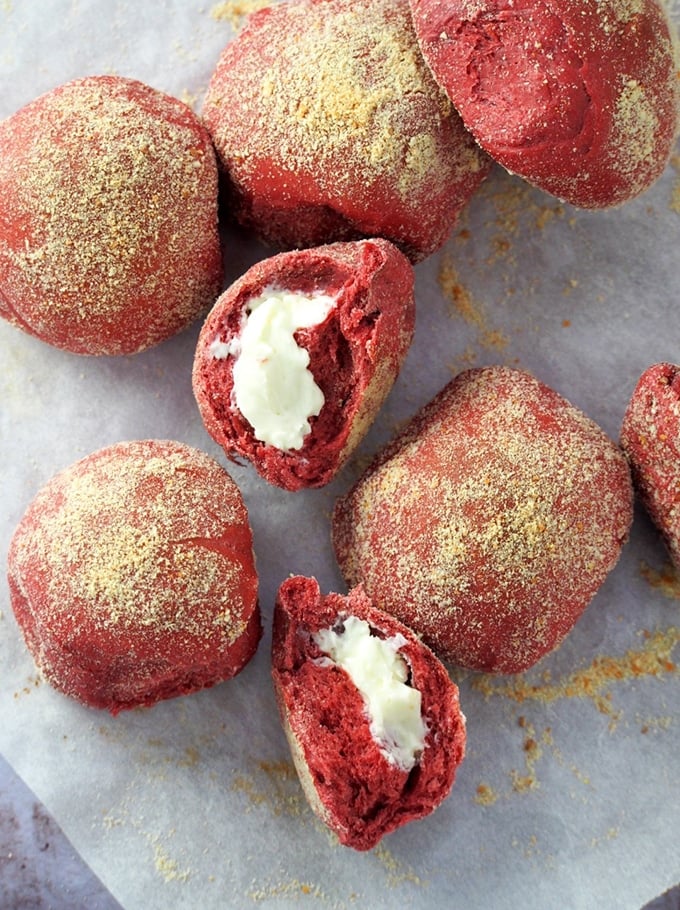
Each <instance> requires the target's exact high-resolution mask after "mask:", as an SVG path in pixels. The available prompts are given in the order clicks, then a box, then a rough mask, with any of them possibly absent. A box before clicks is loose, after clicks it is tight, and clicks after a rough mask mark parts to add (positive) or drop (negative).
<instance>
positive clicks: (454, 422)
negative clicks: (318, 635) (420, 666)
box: [333, 367, 632, 673]
mask: <svg viewBox="0 0 680 910" xmlns="http://www.w3.org/2000/svg"><path fill="white" fill-rule="evenodd" d="M631 521H632V490H631V481H630V476H629V471H628V466H627V463H626V460H625V458H624V456H623V454H622V453H621V451H620V450H619V449H618V447H617V446H615V445H614V443H613V442H611V440H609V439H608V438H607V437H606V436H605V434H604V433H603V432H602V430H601V429H600V428H599V427H597V426H596V425H595V424H594V423H593V422H592V421H590V420H589V419H588V418H587V417H585V415H583V414H582V413H581V412H580V411H578V410H577V409H576V408H574V407H572V406H571V405H570V404H569V403H568V402H567V401H565V400H564V399H563V398H562V397H561V396H559V395H558V394H557V393H556V392H553V391H552V390H551V389H549V388H547V387H546V386H545V385H543V384H542V383H540V382H539V381H538V380H536V379H535V378H534V377H532V376H530V375H529V374H528V373H525V372H523V371H519V370H513V369H508V368H502V367H489V368H484V369H474V370H469V371H466V372H464V373H461V374H460V375H459V376H458V377H457V378H456V379H455V380H453V381H452V382H451V383H450V384H449V385H448V386H446V387H445V388H444V389H443V390H442V391H441V392H440V394H439V395H438V396H437V397H436V398H435V399H434V400H433V401H432V402H430V404H429V405H427V406H426V407H425V408H423V410H422V411H421V412H420V413H419V414H417V415H416V416H415V417H414V418H413V420H412V421H411V422H410V424H409V425H408V426H407V427H406V429H405V430H404V431H403V432H402V433H401V434H400V435H399V436H398V437H397V438H396V439H395V440H394V441H393V442H392V443H391V444H390V445H388V446H387V447H386V449H385V450H383V452H382V453H380V454H379V455H378V456H377V458H376V459H375V461H374V462H373V463H372V465H371V466H370V467H369V468H368V469H367V471H366V472H365V474H364V475H363V477H362V478H361V479H360V480H359V481H358V483H357V484H356V485H355V487H354V488H353V489H352V490H351V491H350V492H349V493H348V494H347V495H346V496H344V497H342V498H341V499H339V500H338V502H337V504H336V507H335V511H334V517H333V540H334V546H335V551H336V556H337V559H338V562H339V564H340V568H341V569H342V572H343V574H344V576H345V578H346V579H347V582H348V584H350V585H354V584H358V583H361V584H363V585H364V586H365V588H366V591H367V592H368V594H369V596H370V597H371V598H372V599H373V601H374V603H375V604H376V606H378V607H379V608H380V609H383V610H385V611H386V612H389V613H392V614H393V615H395V616H397V617H398V618H399V619H401V620H402V622H405V623H407V624H408V625H410V626H411V627H412V628H413V629H415V630H416V631H417V632H418V633H420V634H422V636H423V640H424V641H425V642H426V643H427V644H429V645H430V647H432V648H433V650H434V651H435V653H437V654H439V656H440V657H443V658H446V659H448V660H451V661H453V662H454V663H457V664H459V665H462V666H465V667H470V668H472V669H479V670H488V671H499V672H506V673H514V672H519V671H521V670H524V669H526V668H528V667H530V666H531V665H532V664H534V663H535V662H536V661H537V660H539V659H540V658H541V657H542V656H543V655H544V654H546V653H547V652H549V651H550V650H551V649H553V648H554V647H556V645H557V644H558V643H559V642H560V641H561V640H562V638H563V637H564V635H566V634H567V632H568V631H569V629H570V628H571V627H572V625H573V623H574V622H575V621H576V619H577V618H578V616H579V615H580V614H581V612H582V611H583V609H585V607H586V605H587V604H588V602H589V601H590V600H591V598H592V597H593V595H594V594H595V592H596V591H597V589H598V588H599V586H600V585H601V583H602V582H603V581H604V578H605V577H606V575H607V573H608V572H609V571H610V569H611V568H612V567H613V566H614V564H615V563H616V561H617V559H618V557H619V554H620V551H621V547H622V545H623V543H624V541H625V540H626V538H627V535H628V530H629V527H630V524H631Z"/></svg>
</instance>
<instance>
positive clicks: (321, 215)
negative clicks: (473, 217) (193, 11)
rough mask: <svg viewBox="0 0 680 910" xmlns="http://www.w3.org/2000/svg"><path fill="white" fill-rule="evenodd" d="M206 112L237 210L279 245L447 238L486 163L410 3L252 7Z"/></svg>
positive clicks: (421, 243) (403, 243)
mask: <svg viewBox="0 0 680 910" xmlns="http://www.w3.org/2000/svg"><path fill="white" fill-rule="evenodd" d="M203 116H204V119H205V122H206V124H207V126H208V129H209V130H210V133H211V135H212V137H213V141H214V143H215V147H216V149H217V152H218V155H219V157H220V160H221V163H222V165H223V167H224V171H225V174H226V178H227V180H226V190H227V200H228V207H229V208H230V210H231V211H232V213H233V214H234V215H235V217H236V219H237V220H238V221H239V222H240V223H241V224H243V225H245V226H247V227H248V228H249V229H251V230H252V231H254V232H255V233H256V234H257V235H258V236H260V237H261V238H263V239H265V240H266V241H267V242H269V243H271V244H272V245H274V246H275V247H277V248H283V249H290V248H295V247H307V246H316V245H318V244H321V243H330V242H334V241H342V240H352V239H357V238H360V237H386V238H387V239H388V240H391V241H392V242H393V243H395V244H396V245H397V246H399V247H400V248H401V249H402V250H403V251H404V252H405V253H406V254H407V255H408V256H409V257H410V258H411V259H412V260H414V261H415V260H419V259H422V258H424V257H425V256H427V255H428V254H430V253H432V252H433V251H434V250H435V249H437V248H438V247H440V246H441V244H442V243H443V242H444V241H445V240H446V238H447V236H448V234H449V232H450V230H451V226H452V224H453V223H454V221H455V219H456V215H457V213H458V212H459V211H460V209H461V208H462V207H463V206H464V205H465V204H466V202H467V201H468V199H469V198H470V196H471V195H472V193H473V192H474V190H475V189H476V188H477V186H478V185H479V183H480V182H481V181H482V179H483V178H484V177H485V176H486V174H487V173H488V171H489V167H490V162H489V160H488V159H487V157H486V156H485V155H484V154H483V153H482V152H481V151H480V150H479V148H478V147H477V146H476V145H475V143H474V141H473V140H472V137H471V136H470V135H469V134H468V132H467V131H466V130H465V129H464V127H463V125H462V123H461V120H460V117H459V116H458V114H457V113H456V112H455V111H454V109H453V107H452V106H451V104H450V102H449V101H448V100H447V98H446V96H445V95H444V93H443V92H442V91H441V90H440V89H439V88H438V87H437V85H436V84H435V82H434V80H433V78H432V76H431V74H430V72H429V70H428V69H427V67H426V65H425V63H424V61H423V59H422V57H421V54H420V51H419V50H418V45H417V43H416V38H415V34H414V32H413V26H412V23H411V18H410V13H409V8H408V3H407V2H406V0H296V2H290V3H282V4H274V5H272V6H271V7H268V8H267V9H264V10H261V11H259V12H256V13H254V14H252V15H251V16H250V17H249V18H248V20H247V23H246V25H245V26H244V28H243V29H242V31H241V32H240V33H239V34H238V35H237V36H236V37H235V38H234V40H233V41H231V42H230V43H229V45H227V47H226V48H225V50H224V52H223V53H222V56H221V57H220V59H219V61H218V63H217V66H216V68H215V71H214V74H213V76H212V79H211V82H210V86H209V89H208V92H207V95H206V98H205V102H204V105H203Z"/></svg>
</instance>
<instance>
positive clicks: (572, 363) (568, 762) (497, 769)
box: [0, 0, 680, 910]
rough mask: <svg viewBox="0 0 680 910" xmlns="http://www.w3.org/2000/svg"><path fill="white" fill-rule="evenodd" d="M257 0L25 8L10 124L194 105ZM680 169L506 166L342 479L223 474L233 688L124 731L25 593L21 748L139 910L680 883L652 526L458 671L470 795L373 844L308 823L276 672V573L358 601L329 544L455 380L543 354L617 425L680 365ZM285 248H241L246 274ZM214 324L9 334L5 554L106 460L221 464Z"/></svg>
mask: <svg viewBox="0 0 680 910" xmlns="http://www.w3.org/2000/svg"><path fill="white" fill-rule="evenodd" d="M246 6H247V4H244V3H241V4H237V3H233V2H232V3H229V4H221V5H220V6H218V7H215V6H210V4H204V3H201V2H197V0H176V2H171V0H167V2H155V3H144V4H142V3H136V2H134V3H133V2H129V3H125V2H103V0H99V2H97V0H89V2H88V0H74V2H66V0H62V2H53V3H48V2H44V3H40V4H37V3H28V2H23V3H20V2H14V3H13V2H11V0H4V2H1V3H0V79H1V84H2V91H1V92H0V116H5V115H9V114H10V113H12V112H13V111H14V110H15V109H17V108H18V107H20V106H21V105H22V104H24V103H26V102H28V101H29V100H31V99H32V98H33V97H35V96H36V95H37V94H39V93H40V92H42V91H45V90H47V89H49V88H51V87H53V86H54V85H56V84H58V83H60V82H63V81H65V80H66V79H69V78H74V77H76V76H82V75H86V74H89V73H96V72H116V73H119V74H121V75H126V76H133V77H136V78H139V79H143V80H144V81H146V82H148V83H150V84H151V85H154V86H156V87H158V88H160V89H163V90H166V91H168V92H171V93H173V94H175V95H178V96H179V97H182V98H184V100H187V101H188V102H189V103H192V104H193V105H194V106H195V107H196V108H199V107H200V99H201V97H202V94H203V92H204V90H205V87H206V85H207V81H208V79H209V76H210V73H211V71H212V68H213V67H214V64H215V62H216V60H217V57H218V55H219V52H220V50H221V49H222V47H223V45H224V44H225V43H226V42H227V41H228V40H229V39H230V36H231V35H232V33H233V30H232V24H231V23H230V21H229V20H228V18H225V17H226V16H227V14H229V15H230V16H231V17H232V18H235V16H234V14H235V13H237V12H238V10H239V8H240V9H243V8H245V7H246ZM673 15H674V16H675V18H676V21H677V20H680V16H679V15H678V14H677V11H674V12H673ZM679 152H680V150H679ZM679 161H680V159H679V158H677V157H676V158H675V159H674V161H673V163H672V164H671V165H670V166H669V167H668V169H667V171H666V172H665V174H664V175H663V178H662V179H661V180H660V181H659V182H658V184H656V185H655V186H654V187H653V188H652V189H651V190H650V191H648V192H647V193H646V194H645V195H644V196H642V197H641V198H640V199H639V200H637V201H635V202H632V203H629V204H628V205H626V206H624V207H623V208H621V209H619V210H617V211H610V212H606V213H587V212H578V211H576V210H575V209H571V208H570V207H568V206H564V205H561V204H559V203H558V202H557V201H556V200H554V199H552V198H551V197H548V196H546V195H544V194H542V193H540V192H538V191H536V190H532V189H530V188H529V187H527V186H526V185H525V184H523V183H522V182H521V181H519V180H517V179H515V178H513V177H510V176H508V175H507V174H504V173H503V172H501V171H500V169H498V170H496V171H494V173H493V174H492V176H491V177H490V179H489V180H488V182H487V183H486V185H485V186H484V187H483V188H482V190H481V191H480V192H479V193H478V195H477V196H476V197H475V199H474V200H473V202H472V203H471V205H470V206H469V210H468V211H467V212H466V213H465V215H464V217H463V218H462V219H461V221H460V223H459V224H458V225H457V227H456V228H455V229H454V232H453V234H452V236H451V239H450V240H449V241H448V243H447V244H446V246H445V248H444V249H443V250H442V251H441V252H440V253H438V254H437V255H435V256H433V257H431V259H429V260H428V261H427V262H425V263H423V264H422V265H420V266H418V269H417V300H418V320H417V331H416V338H415V342H414V345H413V348H412V350H411V352H410V354H409V357H408V360H407V363H406V365H405V368H404V370H403V372H402V374H401V376H400V378H399V381H398V383H397V385H396V387H395V389H394V391H393V393H392V395H391V396H390V399H389V401H388V403H387V405H386V407H385V409H384V410H383V412H382V413H381V414H380V416H379V418H378V420H377V421H376V424H375V425H374V427H373V429H372V431H371V433H370V434H369V436H368V437H367V438H366V440H365V442H364V444H363V445H362V447H361V449H360V451H359V452H358V453H357V455H356V457H355V458H354V459H353V460H352V463H351V464H350V465H349V466H348V467H347V468H346V470H345V471H344V472H343V473H342V475H341V476H340V477H339V478H338V479H337V480H336V481H335V482H334V483H333V484H332V485H331V486H330V487H327V488H326V489H324V490H320V491H313V492H306V493H300V494H290V493H285V492H283V491H280V490H277V489H274V488H271V487H268V486H267V485H266V484H265V483H264V481H262V480H260V479H259V478H258V477H257V475H256V474H255V472H254V471H253V470H252V469H251V468H250V467H247V466H245V467H239V466H235V465H229V466H228V470H229V471H230V472H231V474H232V476H233V477H234V479H235V480H236V482H237V483H238V484H239V486H240V487H241V489H242V491H243V494H244V497H245V499H246V502H247V505H248V507H249V510H250V516H251V521H252V524H253V528H254V534H255V547H256V552H257V558H258V565H259V568H260V573H261V592H260V593H261V604H262V609H263V615H264V622H265V627H266V633H265V638H264V640H263V642H262V644H261V647H260V649H259V651H258V653H257V655H256V657H255V659H254V660H253V661H252V663H251V664H250V665H249V666H248V667H247V668H246V669H245V671H244V672H243V673H242V674H241V675H240V676H239V677H237V678H236V679H235V680H232V681H230V682H228V683H225V684H223V685H221V686H218V687H217V688H215V689H213V690H211V691H207V692H203V693H201V694H198V695H194V696H190V697H186V698H183V699H178V700H174V701H171V702H166V703H164V704H160V705H158V706H156V707H154V708H153V709H150V710H143V711H133V712H127V713H124V714H123V715H122V716H118V717H117V718H115V719H112V718H111V717H109V716H108V715H106V714H103V713H98V712H95V711H92V710H88V709H86V708H83V707H80V706H79V705H78V704H76V703H74V702H72V701H70V700H68V699H67V698H65V697H63V696H61V695H59V694H58V693H56V692H54V691H53V690H52V689H51V688H50V687H49V686H48V685H47V684H45V683H41V682H40V680H39V678H38V676H37V674H36V671H35V668H34V666H33V663H32V661H31V659H30V657H29V655H28V653H27V652H26V650H25V648H24V645H23V641H22V639H21V636H20V634H19V632H18V629H17V627H16V624H15V621H14V618H13V615H12V611H11V608H10V606H9V600H8V593H7V590H6V587H5V586H4V584H3V586H2V587H1V589H0V610H1V611H2V612H1V614H0V616H1V618H0V673H1V676H0V680H1V684H0V749H1V751H2V754H3V755H4V756H5V757H6V758H7V760H8V761H9V762H10V763H11V764H12V766H13V767H14V768H15V769H16V770H17V771H18V773H19V774H20V775H21V776H22V777H23V778H24V780H25V781H26V782H27V783H28V784H29V785H30V786H31V787H32V788H33V789H34V791H35V792H36V793H37V795H38V796H39V797H40V798H41V799H42V800H43V801H44V803H45V804H46V806H47V807H48V809H50V810H51V812H52V813H53V814H54V816H55V817H56V819H57V821H58V822H59V823H60V824H61V826H62V827H63V829H64V831H65V832H66V834H67V835H68V837H69V838H70V839H71V840H72V842H73V844H74V845H75V846H76V848H77V849H78V850H79V852H80V853H81V854H82V856H83V857H84V859H85V860H86V861H87V862H88V863H89V864H90V865H91V867H92V868H93V870H94V871H95V872H96V873H97V874H98V875H99V876H100V878H101V879H102V880H103V882H104V883H105V884H106V885H107V886H108V888H109V889H110V890H111V892H112V893H113V894H114V896H115V897H116V898H117V899H118V900H119V901H120V902H121V904H122V905H123V906H124V907H125V908H126V910H154V908H163V910H167V908H175V907H202V908H204V910H210V908H217V907H220V908H223V907H239V908H240V907H248V906H251V905H255V904H259V905H262V906H266V907H270V906H271V907H276V908H285V907H298V906H309V907H312V906H317V905H318V906H319V907H329V908H337V910H345V908H351V907H367V908H382V907H394V906H397V905H399V904H404V905H408V906H411V907H414V908H417V907H452V908H464V910H477V908H479V910H482V908H484V910H488V908H497V907H502V908H504V907H513V908H514V907H522V908H524V910H545V908H553V907H555V908H557V907H560V908H563V907H569V908H571V910H591V908H593V910H594V908H617V910H638V908H639V907H640V906H641V905H642V904H643V903H644V902H645V901H647V900H649V899H651V898H652V897H654V896H655V895H656V894H659V893H660V892H662V891H663V890H664V889H665V888H667V887H669V886H670V885H673V884H675V883H676V882H678V881H680V845H679V842H678V841H679V839H678V831H679V830H680V802H679V800H678V793H679V792H680V725H679V723H678V705H679V704H680V674H679V673H678V669H677V667H676V663H675V662H676V661H677V660H678V653H679V652H678V649H677V643H678V640H679V638H680V611H679V603H680V601H679V600H678V597H679V596H680V585H678V584H677V582H676V581H675V579H674V578H673V577H672V576H671V575H669V571H668V567H667V565H666V557H665V553H664V551H663V549H662V547H661V544H660V542H659V540H658V537H657V535H656V534H655V532H654V531H653V529H652V528H651V526H650V524H649V522H648V521H647V519H646V517H645V516H644V515H642V514H638V515H637V516H636V521H635V525H634V529H633V533H632V536H631V540H630V542H629V544H628V545H627V547H626V549H625V552H624V555H623V557H622V559H621V561H620V563H619V564H618V566H617V567H616V569H615V571H614V572H613V573H612V574H611V575H610V577H609V578H608V580H607V582H606V583H605V585H604V587H603V588H602V589H601V590H600V592H598V594H597V596H596V598H595V600H594V601H593V602H592V604H591V605H590V606H589V608H588V609H587V611H586V613H585V614H584V616H583V617H582V618H581V619H580V620H579V622H578V624H577V625H576V627H575V629H574V630H573V632H572V633H571V634H570V636H569V637H568V638H567V640H566V642H565V643H564V644H563V645H562V647H561V648H560V649H559V650H558V651H557V652H555V653H554V654H552V655H550V656H549V657H547V658H546V659H545V660H544V661H542V662H541V663H540V664H539V665H538V666H537V667H536V668H535V669H534V670H532V671H530V672H529V673H527V674H526V675H525V676H523V677H519V678H516V677H511V678H497V679H489V678H486V677H481V676H478V675H475V674H465V673H460V672H458V671H456V670H455V669H453V668H452V673H453V675H454V677H455V678H456V680H457V681H458V683H459V685H460V688H461V702H462V705H463V708H464V711H465V713H466V715H467V718H468V733H469V739H468V754H467V758H466V760H465V762H464V764H463V765H462V767H461V769H460V771H459V774H458V779H457V782H456V785H455V787H454V790H453V793H452V795H451V797H450V798H449V799H448V800H447V801H446V802H445V803H444V805H443V806H442V807H441V808H440V809H439V810H438V811H437V812H436V813H435V814H434V815H432V816H431V817H430V818H428V819H426V820H424V821H421V822H418V823H415V824H412V825H409V826H407V827H406V828H404V829H402V830H400V831H399V832H397V833H395V834H393V835H390V836H389V837H388V838H386V839H385V840H384V841H383V843H382V844H381V845H380V846H379V847H377V848H376V849H375V850H373V851H372V852H371V853H368V854H358V853H355V852H353V851H351V850H348V849H345V848H342V847H340V846H339V845H338V844H337V843H336V842H335V841H334V839H333V837H332V836H331V835H330V834H328V833H327V831H326V830H325V829H324V828H323V826H321V825H320V824H319V823H318V822H317V821H315V820H314V818H313V816H312V814H311V812H310V810H309V809H308V808H307V806H306V803H305V802H304V799H303V797H302V793H301V790H300V787H299V784H298V782H297V778H296V776H295V773H294V771H293V768H292V765H291V763H290V758H289V755H288V751H287V746H286V744H285V741H284V737H283V734H282V732H281V729H280V726H279V721H278V717H277V714H276V709H275V704H274V699H273V694H272V689H271V684H270V677H269V642H270V637H269V624H270V621H271V614H272V604H273V600H274V595H275V591H276V589H277V587H278V585H279V583H280V582H281V581H282V580H283V579H284V578H285V577H286V575H288V574H289V573H304V574H313V575H316V576H317V577H318V578H319V580H320V583H321V586H322V588H323V589H324V590H330V589H334V590H344V586H343V582H342V579H341V578H340V576H339V573H338V570H337V568H336V567H335V564H334V560H333V556H332V551H331V548H330V543H329V535H328V517H329V511H330V509H331V508H332V504H333V501H334V498H335V497H336V496H337V495H338V493H339V492H341V491H344V490H345V489H347V487H348V486H349V484H350V483H351V482H352V481H353V480H354V479H355V478H356V477H357V476H358V474H359V472H360V470H361V468H362V466H363V465H364V464H365V461H366V458H367V456H369V455H370V454H371V453H372V452H374V451H375V450H376V448H377V447H378V446H379V445H380V444H381V443H382V442H384V441H386V440H387V439H388V438H389V437H390V436H391V434H392V433H393V432H394V430H395V429H396V427H397V426H398V424H399V423H400V422H401V421H403V420H404V419H406V418H408V417H409V416H410V415H412V414H413V413H414V412H415V411H416V410H417V409H418V407H419V406H420V405H421V404H423V403H425V402H426V401H428V400H429V399H430V398H431V397H432V395H434V394H435V393H436V392H437V391H438V390H439V388H440V387H441V386H443V385H444V384H445V382H447V381H448V380H449V379H450V378H451V376H452V375H453V374H454V373H455V372H457V371H458V370H459V369H461V368H464V367H467V366H470V365H481V364H487V363H504V364H510V365H518V366H522V367H525V368H527V369H529V370H531V371H533V372H534V373H535V374H536V375H537V376H538V377H539V378H540V379H542V380H543V381H545V382H547V383H548V384H549V385H551V386H552V387H554V388H555V389H556V390H558V391H559V392H561V393H562V394H563V395H565V396H566V397H567V398H569V399H570V400H571V401H572V402H573V403H574V404H576V405H578V406H579V407H581V408H582V409H583V410H584V411H585V412H586V413H588V414H589V415H590V416H591V417H592V418H594V419H595V420H596V421H598V422H599V423H600V424H601V425H602V426H603V427H604V429H605V430H606V431H607V432H608V433H609V434H610V435H611V436H613V437H617V436H618V432H619V427H620V422H621V418H622V416H623V412H624V409H625V406H626V403H627V401H628V398H629V395H630V393H631V392H632V389H633V387H634V385H635V382H636V380H637V378H638V376H639V374H640V373H641V372H642V371H643V370H644V369H645V368H646V367H647V366H648V365H650V364H651V363H653V362H656V361H659V360H663V359H668V360H671V361H676V362H677V361H678V360H680V324H679V321H678V316H677V312H678V305H679V302H680V301H679V294H680V257H679V253H678V238H679V236H680V163H679ZM0 204H1V201H0ZM267 254H268V251H267V250H265V249H264V248H262V247H259V246H257V245H253V244H249V243H247V242H244V241H243V240H241V239H239V238H238V237H237V236H235V235H230V236H229V237H228V238H227V245H226V261H227V270H228V276H227V280H228V281H231V280H232V279H233V278H235V277H236V276H237V275H238V274H239V273H240V272H242V271H243V270H244V269H245V268H246V267H247V265H249V264H250V263H251V262H253V261H255V260H256V259H257V258H261V257H263V256H265V255H267ZM198 328H199V327H198V326H195V327H193V328H192V329H190V330H189V331H187V332H185V333H183V334H182V335H180V336H178V337H176V338H175V339H172V340H171V341H169V342H167V343H165V344H163V345H161V346H159V347H158V348H156V349H153V350H151V351H148V352H146V353H144V354H141V355H137V356H136V357H124V358H120V359H114V358H102V359H90V358H81V357H76V356H74V355H70V354H67V353H64V352H61V351H58V350H55V349H51V348H50V347H48V346H46V345H44V344H42V343H40V342H38V341H36V340H34V339H31V338H29V337H27V336H26V335H24V334H22V333H21V332H19V331H18V330H15V329H13V328H12V327H10V326H9V325H6V324H2V325H0V352H1V356H2V367H1V369H0V464H1V465H2V485H1V490H0V495H1V497H2V499H1V505H0V524H1V535H2V539H1V541H0V547H1V553H2V560H3V562H4V560H5V556H6V550H7V545H8V542H9V538H10V536H11V533H12V531H13V529H14V527H15V525H16V523H17V522H18V520H19V518H20V517H21V515H22V513H23V511H24V509H25V507H26V506H27V504H28V502H29V501H30V500H31V499H32V497H33V496H34V495H35V493H36V492H37V490H38V488H39V487H40V486H41V485H42V484H43V483H44V482H45V481H46V480H47V479H48V478H49V477H50V476H52V474H54V473H55V472H56V471H57V470H60V469H61V468H63V467H65V466H66V465H68V464H70V463H71V462H72V461H74V460H76V459H77V458H80V457H82V456H84V455H86V454H87V453H89V452H91V451H93V450H94V449H97V448H99V447H101V446H103V445H106V444H109V443H112V442H115V441H118V440H120V439H132V438H148V437H161V438H175V439H179V440H184V441H185V442H188V443H190V444H192V445H195V446H197V447H199V448H202V449H204V450H205V451H207V452H209V453H210V454H212V455H213V456H214V457H216V458H218V460H220V461H221V462H222V463H223V464H226V461H225V459H224V457H223V455H222V453H221V451H220V450H218V449H217V447H216V446H215V445H214V444H213V443H212V442H211V440H210V439H209V437H208V435H207V433H206V432H205V430H204V428H203V426H202V423H201V421H200V418H199V415H198V412H197V409H196V406H195V404H194V401H193V398H192V394H191V387H190V370H191V362H192V357H193V349H194V345H195V341H196V337H197V333H198ZM1 887H2V886H1V883H0V890H1Z"/></svg>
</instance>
